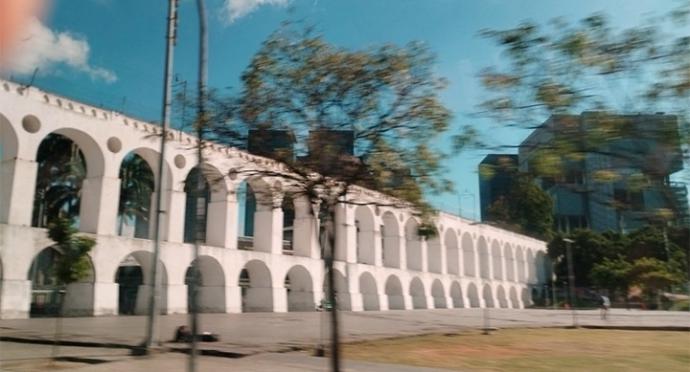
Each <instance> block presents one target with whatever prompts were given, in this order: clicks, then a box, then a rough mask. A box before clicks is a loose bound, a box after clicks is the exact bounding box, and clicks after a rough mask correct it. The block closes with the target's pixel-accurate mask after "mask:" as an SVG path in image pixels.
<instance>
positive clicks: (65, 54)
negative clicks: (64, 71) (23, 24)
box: [9, 20, 117, 83]
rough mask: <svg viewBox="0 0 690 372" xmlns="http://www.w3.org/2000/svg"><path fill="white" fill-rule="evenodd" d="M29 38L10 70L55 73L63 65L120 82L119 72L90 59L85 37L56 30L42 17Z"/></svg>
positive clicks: (98, 78)
mask: <svg viewBox="0 0 690 372" xmlns="http://www.w3.org/2000/svg"><path fill="white" fill-rule="evenodd" d="M28 31H29V32H28V33H27V37H26V39H25V40H24V41H23V42H22V43H21V45H20V46H19V49H18V50H17V51H16V53H15V55H14V56H13V58H12V61H11V62H10V66H9V71H10V72H12V73H16V74H20V75H26V74H31V73H33V71H34V70H35V69H36V68H38V69H39V71H40V73H42V74H50V73H54V72H55V69H56V68H57V67H58V66H60V65H64V66H68V67H70V68H72V69H74V70H77V71H80V72H83V73H86V74H87V75H89V76H90V77H91V78H92V79H95V80H103V81H105V82H106V83H113V82H115V81H117V75H115V73H114V72H113V71H110V70H108V69H105V68H102V67H97V66H93V65H92V64H91V63H90V62H89V55H90V51H91V48H90V47H89V43H88V42H87V41H86V39H84V38H81V37H78V36H75V35H73V34H71V33H69V32H53V31H52V30H51V29H49V28H48V27H46V26H45V25H43V24H42V23H41V22H40V21H39V20H34V21H33V22H32V23H31V25H30V27H29V30H28Z"/></svg>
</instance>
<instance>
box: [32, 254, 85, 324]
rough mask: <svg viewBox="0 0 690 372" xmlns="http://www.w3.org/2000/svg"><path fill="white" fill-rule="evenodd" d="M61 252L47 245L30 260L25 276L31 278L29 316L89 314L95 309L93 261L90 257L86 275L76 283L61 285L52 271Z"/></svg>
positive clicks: (55, 267)
mask: <svg viewBox="0 0 690 372" xmlns="http://www.w3.org/2000/svg"><path fill="white" fill-rule="evenodd" d="M61 255H62V254H61V253H60V252H59V251H58V250H57V249H55V248H53V247H48V248H45V249H43V250H41V251H40V252H39V253H38V254H37V255H36V257H34V259H33V261H32V262H31V267H30V268H29V272H28V279H29V280H30V281H31V302H30V303H31V305H30V310H29V316H30V317H50V316H57V315H60V313H61V312H62V315H63V316H90V315H93V311H94V278H95V272H94V268H93V264H92V263H91V261H90V260H89V267H88V268H87V270H88V272H87V275H86V276H85V277H84V278H82V279H81V280H79V281H78V282H75V283H70V284H68V285H67V286H63V285H61V284H60V283H59V281H58V277H57V275H56V272H55V270H56V269H57V261H58V260H59V259H60V257H61Z"/></svg>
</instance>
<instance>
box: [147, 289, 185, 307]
mask: <svg viewBox="0 0 690 372" xmlns="http://www.w3.org/2000/svg"><path fill="white" fill-rule="evenodd" d="M148 288H150V287H148ZM162 297H163V301H161V302H162V304H161V309H163V310H164V311H165V313H166V314H186V313H187V285H186V284H168V285H167V288H165V296H162Z"/></svg>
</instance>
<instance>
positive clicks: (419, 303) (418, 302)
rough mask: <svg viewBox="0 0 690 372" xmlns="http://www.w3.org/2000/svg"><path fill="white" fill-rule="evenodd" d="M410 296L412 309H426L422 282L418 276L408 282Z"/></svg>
mask: <svg viewBox="0 0 690 372" xmlns="http://www.w3.org/2000/svg"><path fill="white" fill-rule="evenodd" d="M410 296H411V297H412V308H413V309H428V306H427V303H426V291H425V290H424V284H423V283H422V281H421V280H420V279H419V278H414V279H412V281H411V282H410Z"/></svg>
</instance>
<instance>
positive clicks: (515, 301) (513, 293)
mask: <svg viewBox="0 0 690 372" xmlns="http://www.w3.org/2000/svg"><path fill="white" fill-rule="evenodd" d="M509 295H510V305H511V307H512V308H513V309H519V308H520V299H519V298H518V293H517V290H516V289H515V287H513V286H511V287H510V291H509Z"/></svg>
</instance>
